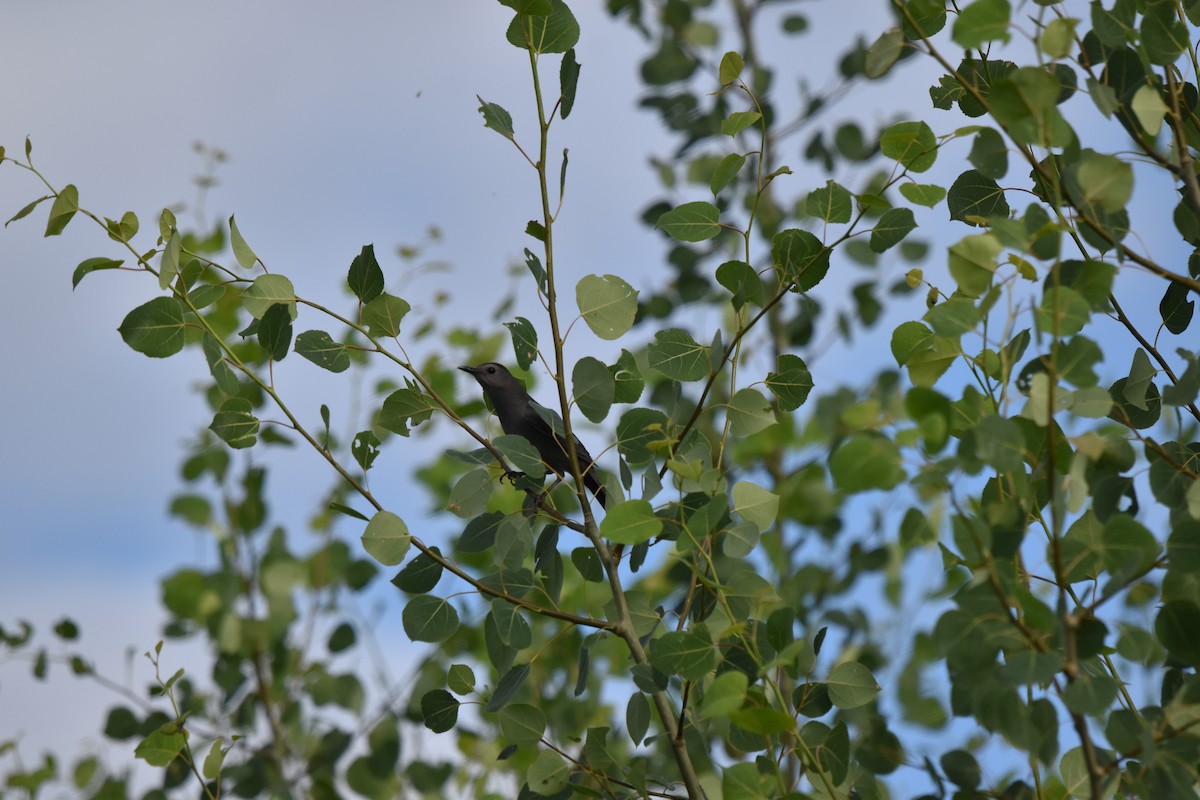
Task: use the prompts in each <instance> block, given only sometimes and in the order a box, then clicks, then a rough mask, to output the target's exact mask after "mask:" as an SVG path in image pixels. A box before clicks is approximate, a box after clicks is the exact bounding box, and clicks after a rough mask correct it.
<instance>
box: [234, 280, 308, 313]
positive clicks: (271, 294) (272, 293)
mask: <svg viewBox="0 0 1200 800" xmlns="http://www.w3.org/2000/svg"><path fill="white" fill-rule="evenodd" d="M277 303H284V304H286V305H287V306H288V308H289V310H290V311H291V316H292V319H295V318H296V290H295V288H293V286H292V282H291V281H290V280H288V279H287V278H285V277H284V276H282V275H259V276H258V277H257V278H255V279H254V283H252V284H250V288H249V289H246V290H245V291H244V292H242V305H243V306H244V307H245V309H246V311H248V312H249V313H250V316H252V317H254V318H255V319H262V315H263V314H265V313H267V309H269V308H270V307H271V306H273V305H275V304H277Z"/></svg>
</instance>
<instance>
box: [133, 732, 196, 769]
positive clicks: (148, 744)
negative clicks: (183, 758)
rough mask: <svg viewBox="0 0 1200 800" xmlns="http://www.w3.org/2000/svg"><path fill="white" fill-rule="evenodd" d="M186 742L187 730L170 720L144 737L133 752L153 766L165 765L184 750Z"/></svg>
mask: <svg viewBox="0 0 1200 800" xmlns="http://www.w3.org/2000/svg"><path fill="white" fill-rule="evenodd" d="M186 744H187V736H186V735H185V731H184V730H182V729H181V728H179V726H178V725H177V724H176V723H175V722H168V723H167V724H166V725H163V726H162V727H161V728H159V729H158V730H156V731H154V732H153V733H151V734H150V735H148V736H146V738H144V739H142V741H140V742H139V743H138V746H137V747H136V748H135V749H134V751H133V754H134V756H136V757H137V758H140V759H142V760H143V761H145V762H146V763H147V764H149V765H150V766H152V767H165V766H167V765H168V764H170V763H171V762H172V761H174V760H175V759H176V758H177V757H178V756H179V754H180V753H182V752H183V748H184V746H185V745H186Z"/></svg>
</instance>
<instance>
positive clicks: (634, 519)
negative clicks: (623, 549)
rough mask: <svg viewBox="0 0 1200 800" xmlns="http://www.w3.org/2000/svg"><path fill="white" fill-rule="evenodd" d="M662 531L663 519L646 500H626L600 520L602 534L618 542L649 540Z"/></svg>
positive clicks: (630, 542) (635, 542)
mask: <svg viewBox="0 0 1200 800" xmlns="http://www.w3.org/2000/svg"><path fill="white" fill-rule="evenodd" d="M661 531H662V520H660V519H658V518H657V517H656V516H655V515H654V508H653V506H651V505H650V503H648V502H647V501H645V500H626V501H625V502H623V503H618V504H617V505H615V506H613V507H612V508H610V509H608V512H607V514H606V515H605V517H604V519H603V520H601V521H600V535H601V536H603V537H604V538H605V539H608V540H609V541H610V542H616V543H617V544H627V545H635V544H641V543H642V542H648V541H650V540H651V539H653V538H654V537H655V536H657V535H658V534H659V533H660V532H661Z"/></svg>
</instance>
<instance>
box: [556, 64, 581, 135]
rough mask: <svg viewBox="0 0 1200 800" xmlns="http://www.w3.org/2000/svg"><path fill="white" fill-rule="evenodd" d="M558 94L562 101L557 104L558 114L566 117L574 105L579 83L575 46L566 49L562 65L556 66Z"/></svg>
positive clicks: (563, 117)
mask: <svg viewBox="0 0 1200 800" xmlns="http://www.w3.org/2000/svg"><path fill="white" fill-rule="evenodd" d="M558 84H559V87H560V88H559V94H560V95H561V97H562V101H561V102H560V103H559V105H558V116H559V118H560V119H566V118H567V117H568V116H570V114H571V109H572V108H574V107H575V89H576V87H577V86H578V85H579V62H578V61H576V60H575V48H571V49H570V50H567V52H566V55H564V56H563V60H562V65H561V66H560V67H559V68H558Z"/></svg>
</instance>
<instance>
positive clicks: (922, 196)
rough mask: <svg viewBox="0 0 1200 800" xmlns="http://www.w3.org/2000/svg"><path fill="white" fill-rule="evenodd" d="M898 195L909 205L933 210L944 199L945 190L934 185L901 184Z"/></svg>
mask: <svg viewBox="0 0 1200 800" xmlns="http://www.w3.org/2000/svg"><path fill="white" fill-rule="evenodd" d="M900 194H901V195H903V197H904V199H905V200H907V201H908V202H910V203H916V204H917V205H919V206H926V207H927V208H933V207H934V206H936V205H937V204H938V203H940V202H942V200H944V199H945V198H946V190H945V189H943V188H942V187H941V186H938V185H937V184H936V183H902V184H900Z"/></svg>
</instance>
